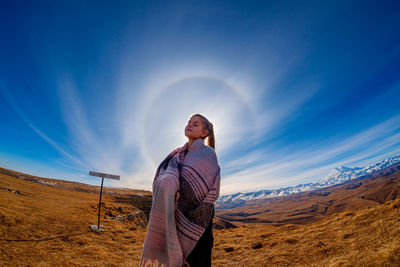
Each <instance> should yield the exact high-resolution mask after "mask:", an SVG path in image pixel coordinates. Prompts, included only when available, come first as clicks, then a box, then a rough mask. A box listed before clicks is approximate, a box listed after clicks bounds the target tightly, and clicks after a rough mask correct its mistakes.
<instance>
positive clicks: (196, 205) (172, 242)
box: [140, 139, 220, 267]
mask: <svg viewBox="0 0 400 267" xmlns="http://www.w3.org/2000/svg"><path fill="white" fill-rule="evenodd" d="M219 185H220V168H219V165H218V161H217V157H216V154H215V151H214V149H212V148H211V147H209V146H206V145H204V143H203V140H202V139H197V140H195V141H194V142H193V143H192V144H191V146H190V147H189V149H188V143H185V145H184V146H182V147H181V148H177V149H175V150H174V151H172V152H171V153H170V154H169V155H168V156H167V157H166V158H165V159H164V160H163V161H162V162H161V164H160V165H159V166H158V168H157V171H156V175H155V178H154V181H153V204H152V208H151V212H150V218H149V224H148V228H147V233H146V239H145V242H144V245H143V251H142V257H141V259H140V266H179V267H181V266H182V265H183V264H184V263H185V264H187V263H186V262H185V259H186V257H187V256H188V255H189V253H190V252H191V251H192V250H193V248H194V247H195V245H196V243H197V241H198V240H199V239H200V237H201V236H202V234H203V233H204V231H205V229H206V228H207V226H208V224H209V223H210V220H211V216H212V212H213V209H214V202H215V201H216V200H217V199H218V197H219Z"/></svg>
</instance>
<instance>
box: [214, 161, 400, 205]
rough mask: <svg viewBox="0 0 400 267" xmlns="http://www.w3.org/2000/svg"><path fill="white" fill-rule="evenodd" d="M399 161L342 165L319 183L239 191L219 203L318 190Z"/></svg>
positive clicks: (240, 201)
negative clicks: (370, 164)
mask: <svg viewBox="0 0 400 267" xmlns="http://www.w3.org/2000/svg"><path fill="white" fill-rule="evenodd" d="M399 162H400V155H397V156H394V157H390V158H387V159H385V160H383V161H381V162H379V163H376V164H375V165H372V166H369V167H354V168H350V167H345V166H340V167H338V168H335V169H333V170H332V171H330V172H329V174H328V175H327V176H326V177H325V178H324V179H322V180H321V181H320V182H317V183H308V184H299V185H297V186H291V187H285V188H279V189H273V190H260V191H255V192H248V193H240V192H239V193H235V194H230V195H222V196H220V198H219V199H218V201H217V204H231V203H235V206H240V205H242V204H243V203H245V202H246V201H249V200H257V199H265V198H273V197H280V196H288V195H293V194H296V193H301V192H306V191H311V190H316V189H320V188H324V187H328V186H332V185H337V184H341V183H345V182H347V181H350V180H354V179H357V178H361V177H363V176H368V175H370V174H372V173H373V172H376V171H379V170H382V169H384V168H386V167H389V166H391V165H394V164H396V163H399Z"/></svg>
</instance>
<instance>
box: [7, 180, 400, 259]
mask: <svg viewBox="0 0 400 267" xmlns="http://www.w3.org/2000/svg"><path fill="white" fill-rule="evenodd" d="M8 188H10V189H14V190H19V192H20V193H21V195H19V194H16V193H12V192H10V191H8V190H7V189H8ZM103 202H104V203H105V206H106V208H107V209H111V208H113V207H123V209H124V212H126V213H129V212H132V211H134V210H135V208H134V207H132V206H130V205H129V204H123V203H122V204H121V203H114V202H113V198H112V196H110V195H104V196H103ZM97 203H98V194H95V193H87V192H76V191H72V190H68V189H60V188H53V187H49V186H44V185H41V184H35V183H32V182H29V181H24V180H21V179H17V178H14V177H11V176H7V175H0V225H1V227H0V255H1V256H0V265H1V266H49V265H51V266H68V265H69V266H71V265H75V266H76V265H79V266H137V264H138V261H139V257H140V254H141V248H142V245H143V241H144V237H145V229H141V228H138V227H136V226H135V224H134V223H133V222H125V223H122V222H119V221H115V220H112V219H105V218H102V224H104V228H105V230H106V231H105V232H104V233H101V234H96V233H93V232H91V230H90V229H89V225H91V224H96V222H97ZM103 215H104V212H103ZM103 217H105V216H103ZM214 237H215V242H214V250H213V266H270V265H274V266H275V265H278V266H284V265H299V266H329V265H331V266H351V265H359V266H365V265H388V266H389V265H391V266H399V265H400V201H399V200H394V201H389V202H386V203H385V204H383V205H377V206H375V207H370V208H366V209H361V210H358V211H345V212H342V213H338V214H333V215H331V216H330V217H329V218H327V219H325V220H322V221H318V222H315V223H312V224H309V225H290V224H287V225H284V226H280V227H277V226H271V225H257V224H253V225H243V226H241V227H239V228H236V229H229V230H218V231H214Z"/></svg>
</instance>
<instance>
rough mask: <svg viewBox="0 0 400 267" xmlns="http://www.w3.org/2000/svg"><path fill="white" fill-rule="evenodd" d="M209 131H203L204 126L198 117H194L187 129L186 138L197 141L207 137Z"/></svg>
mask: <svg viewBox="0 0 400 267" xmlns="http://www.w3.org/2000/svg"><path fill="white" fill-rule="evenodd" d="M207 132H208V131H207V130H203V124H202V121H201V119H200V118H199V117H198V116H193V117H191V118H190V120H189V121H188V124H187V125H186V127H185V136H186V137H187V138H189V139H192V140H195V139H198V138H202V137H205V136H207Z"/></svg>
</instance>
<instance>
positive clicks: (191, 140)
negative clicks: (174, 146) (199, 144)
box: [187, 138, 204, 150]
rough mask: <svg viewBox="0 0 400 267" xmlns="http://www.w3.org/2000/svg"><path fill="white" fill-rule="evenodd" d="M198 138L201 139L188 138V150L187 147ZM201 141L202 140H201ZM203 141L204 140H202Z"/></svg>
mask: <svg viewBox="0 0 400 267" xmlns="http://www.w3.org/2000/svg"><path fill="white" fill-rule="evenodd" d="M199 139H201V138H198V139H189V140H188V147H187V149H188V150H189V148H190V147H191V146H192V144H193V142H195V141H196V140H199ZM202 141H203V140H202ZM203 142H204V141H203Z"/></svg>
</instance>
